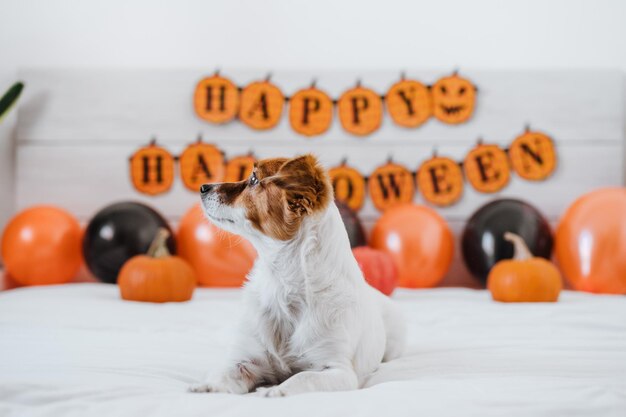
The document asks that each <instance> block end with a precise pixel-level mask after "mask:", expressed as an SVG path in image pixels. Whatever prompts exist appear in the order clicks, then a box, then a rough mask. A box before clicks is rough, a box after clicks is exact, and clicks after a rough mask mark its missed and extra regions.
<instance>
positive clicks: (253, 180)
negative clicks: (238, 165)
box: [249, 172, 259, 185]
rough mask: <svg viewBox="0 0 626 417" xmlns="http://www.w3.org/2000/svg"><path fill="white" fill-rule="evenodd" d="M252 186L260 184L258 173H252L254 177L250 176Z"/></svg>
mask: <svg viewBox="0 0 626 417" xmlns="http://www.w3.org/2000/svg"><path fill="white" fill-rule="evenodd" d="M249 183H250V185H257V184H258V183H259V179H258V178H257V177H256V173H254V172H253V173H252V175H250V180H249Z"/></svg>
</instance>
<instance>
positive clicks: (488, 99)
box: [18, 69, 623, 147]
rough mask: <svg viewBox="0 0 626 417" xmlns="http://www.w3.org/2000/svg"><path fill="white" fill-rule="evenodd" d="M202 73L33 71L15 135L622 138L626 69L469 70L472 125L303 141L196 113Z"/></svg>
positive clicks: (322, 78)
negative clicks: (526, 132)
mask: <svg viewBox="0 0 626 417" xmlns="http://www.w3.org/2000/svg"><path fill="white" fill-rule="evenodd" d="M211 71H212V70H211V69H208V70H206V71H204V70H158V71H155V70H27V71H24V72H23V73H22V74H21V76H22V78H23V79H24V80H25V81H26V82H27V84H28V86H29V88H28V89H26V91H25V96H24V97H23V100H22V107H21V109H20V126H19V132H18V137H19V140H20V141H21V142H22V143H29V142H31V143H32V142H39V141H42V142H48V141H57V142H58V141H61V142H64V143H73V142H74V141H78V142H81V143H85V142H89V141H104V142H109V141H122V142H124V141H125V142H129V143H137V141H142V140H146V139H147V138H148V137H149V136H150V135H153V134H154V135H158V136H159V138H161V139H162V140H164V141H166V142H171V143H183V142H186V141H188V140H189V139H190V138H193V137H195V136H196V135H197V133H198V132H203V133H204V134H205V136H206V137H207V138H210V139H211V140H214V141H218V142H220V143H222V142H224V143H225V142H231V141H233V142H235V143H248V146H254V147H258V146H262V145H264V144H265V143H266V141H268V143H275V142H280V143H283V142H284V143H287V142H295V143H298V144H305V143H308V142H311V141H312V142H314V143H316V144H319V145H320V146H327V145H329V144H332V143H341V144H346V145H348V144H349V145H353V146H360V145H361V144H367V145H368V146H369V145H373V144H380V145H381V146H386V145H392V144H413V143H420V142H421V143H429V144H431V145H440V144H446V143H456V144H470V143H471V142H473V141H474V140H475V139H476V137H477V136H483V137H484V138H485V139H486V140H488V141H495V142H499V143H506V142H509V141H511V140H512V139H513V138H514V137H515V136H516V135H517V134H519V133H520V131H521V130H522V128H523V126H524V125H525V124H526V123H531V124H532V125H533V126H535V127H537V128H538V129H541V130H544V131H546V132H548V133H549V134H551V135H552V136H554V137H555V138H557V139H558V140H559V141H562V142H569V141H615V142H617V141H620V140H621V138H622V130H623V124H622V117H623V114H622V110H623V104H622V92H623V88H622V75H621V73H620V72H619V71H598V70H593V71H537V72H533V71H526V72H516V71H467V72H464V73H463V75H465V76H467V77H468V78H470V79H471V80H472V81H473V82H474V83H475V84H476V85H478V87H479V97H478V106H477V109H476V113H475V115H474V117H473V118H472V119H471V121H470V122H468V123H465V124H462V125H459V126H449V125H445V124H443V123H441V122H438V121H437V120H434V119H431V120H429V121H428V122H427V123H426V124H425V125H423V126H422V127H420V128H417V129H404V128H400V127H397V126H395V125H394V124H393V123H392V121H391V120H390V118H389V117H388V116H385V118H384V122H383V126H382V128H381V129H380V130H379V131H378V132H376V133H375V134H373V135H371V136H368V137H367V138H355V137H353V136H350V135H348V134H346V133H345V132H344V131H343V130H342V129H341V127H340V124H339V122H338V120H335V122H334V123H333V127H332V128H331V129H330V130H329V132H328V133H326V134H325V135H323V136H319V137H316V138H315V139H306V138H304V137H302V136H299V135H297V134H296V133H294V132H293V131H292V130H291V129H290V127H289V126H288V123H287V117H283V119H282V122H281V124H280V125H279V126H278V127H277V128H275V129H273V130H270V131H265V132H258V131H252V130H250V129H248V128H247V127H245V126H244V125H242V124H241V123H238V122H234V123H231V124H229V125H226V126H214V125H211V124H208V123H206V122H204V121H201V120H199V119H198V118H196V117H195V115H194V112H193V109H192V93H193V89H194V87H195V83H196V82H197V81H198V80H199V79H200V78H202V77H203V76H204V75H207V74H209V73H210V72H211ZM225 73H226V74H227V75H228V76H230V77H231V78H232V79H233V80H235V81H236V82H237V83H238V84H240V85H245V84H246V83H247V82H249V81H251V80H255V79H259V78H263V77H265V71H262V70H259V71H225ZM446 73H447V71H408V72H407V76H409V77H414V78H417V79H419V80H421V81H423V82H425V83H434V82H435V81H436V80H437V78H438V77H440V76H443V75H447V74H446ZM398 76H399V74H398V73H397V72H394V71H377V72H376V71H368V72H362V71H344V72H334V71H333V72H328V71H281V72H275V73H274V76H273V80H274V81H275V83H276V84H277V85H279V86H280V87H281V88H282V89H283V91H284V92H285V94H292V93H293V92H295V91H297V90H298V89H299V88H302V87H305V86H308V85H309V83H310V81H311V80H312V79H313V78H316V79H317V80H318V85H319V87H320V88H323V89H325V90H326V91H328V92H329V93H330V94H331V95H332V96H335V97H337V96H339V94H341V92H342V91H343V90H345V89H347V88H349V87H351V86H352V85H353V84H354V82H355V80H356V79H357V78H360V79H362V80H363V83H364V85H366V86H369V87H372V88H374V89H375V90H376V91H378V92H380V93H381V94H382V93H384V92H385V91H386V90H387V89H388V88H389V87H390V86H391V84H393V83H394V82H395V81H397V79H398Z"/></svg>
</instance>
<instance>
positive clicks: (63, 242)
mask: <svg viewBox="0 0 626 417" xmlns="http://www.w3.org/2000/svg"><path fill="white" fill-rule="evenodd" d="M82 233H83V232H82V230H81V227H80V224H79V223H78V220H76V218H75V217H74V216H72V215H71V214H70V213H68V212H66V211H65V210H62V209H60V208H57V207H52V206H35V207H31V208H29V209H26V210H24V211H22V212H21V213H19V214H18V215H17V216H15V217H14V218H13V219H12V220H11V221H10V222H9V224H8V225H7V227H6V229H4V233H3V234H2V259H4V266H5V268H6V270H7V272H8V273H9V275H10V276H11V278H13V279H14V280H15V281H16V282H17V283H19V284H22V285H48V284H63V283H65V282H69V281H71V280H72V278H74V276H75V275H76V273H77V272H78V269H79V268H80V265H81V262H82V250H81V246H82V241H81V237H82Z"/></svg>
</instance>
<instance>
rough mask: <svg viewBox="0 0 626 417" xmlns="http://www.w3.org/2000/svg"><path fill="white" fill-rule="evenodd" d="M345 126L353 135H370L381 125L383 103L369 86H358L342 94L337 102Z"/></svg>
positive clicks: (342, 123)
mask: <svg viewBox="0 0 626 417" xmlns="http://www.w3.org/2000/svg"><path fill="white" fill-rule="evenodd" d="M337 106H338V108H339V120H340V121H341V125H342V126H343V128H344V129H345V130H346V131H347V132H349V133H352V134H353V135H359V136H364V135H369V134H370V133H372V132H374V131H375V130H376V129H378V128H379V127H380V124H381V122H382V118H383V104H382V100H381V98H380V96H379V95H378V94H376V92H374V91H372V90H370V89H369V88H363V87H361V86H357V87H355V88H353V89H351V90H348V91H346V92H345V93H343V94H342V95H341V97H340V98H339V101H338V103H337Z"/></svg>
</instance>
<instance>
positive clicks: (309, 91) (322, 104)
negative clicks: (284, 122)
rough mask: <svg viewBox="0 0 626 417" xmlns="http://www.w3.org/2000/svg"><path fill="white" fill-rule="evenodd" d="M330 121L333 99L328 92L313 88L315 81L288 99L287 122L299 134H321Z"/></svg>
mask: <svg viewBox="0 0 626 417" xmlns="http://www.w3.org/2000/svg"><path fill="white" fill-rule="evenodd" d="M332 121H333V101H332V100H331V98H330V97H328V94H326V93H325V92H323V91H322V90H319V89H317V88H315V83H313V84H312V85H311V87H310V88H305V89H304V90H300V91H298V92H297V93H296V94H294V95H293V96H292V97H291V98H290V99H289V122H290V123H291V128H292V129H293V130H295V131H296V132H298V133H300V134H301V135H305V136H315V135H321V134H322V133H324V132H326V131H327V130H328V128H329V127H330V124H331V123H332Z"/></svg>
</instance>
